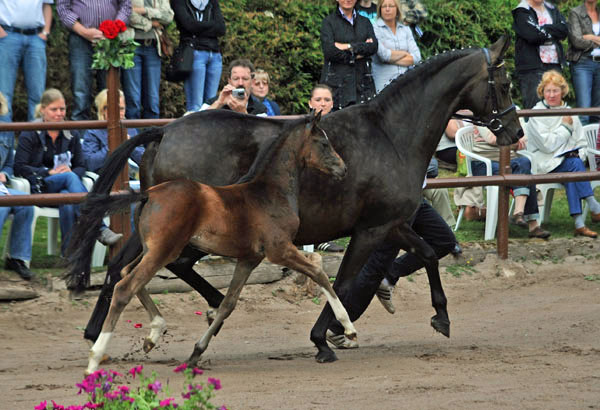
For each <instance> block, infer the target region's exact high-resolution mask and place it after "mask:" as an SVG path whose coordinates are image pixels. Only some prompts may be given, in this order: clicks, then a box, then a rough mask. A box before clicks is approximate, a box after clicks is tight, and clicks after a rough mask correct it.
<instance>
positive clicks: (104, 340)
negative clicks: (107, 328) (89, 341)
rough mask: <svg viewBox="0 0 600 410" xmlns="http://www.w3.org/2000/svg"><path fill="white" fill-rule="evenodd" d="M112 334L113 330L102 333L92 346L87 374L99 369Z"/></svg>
mask: <svg viewBox="0 0 600 410" xmlns="http://www.w3.org/2000/svg"><path fill="white" fill-rule="evenodd" d="M111 336H112V333H111V332H106V333H105V332H101V333H100V336H98V339H97V340H96V343H94V346H92V348H91V349H90V358H89V361H88V367H87V369H86V371H85V374H92V373H94V372H95V371H96V370H98V366H100V361H102V357H104V353H105V352H106V347H107V346H108V342H109V341H110V338H111Z"/></svg>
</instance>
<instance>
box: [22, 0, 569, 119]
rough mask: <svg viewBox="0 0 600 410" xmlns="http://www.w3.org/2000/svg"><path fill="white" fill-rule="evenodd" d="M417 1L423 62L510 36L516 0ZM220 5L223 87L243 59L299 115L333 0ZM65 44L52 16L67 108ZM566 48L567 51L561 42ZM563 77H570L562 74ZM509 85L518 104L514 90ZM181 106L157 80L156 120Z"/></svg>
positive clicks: (51, 58) (178, 91) (51, 79)
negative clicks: (424, 15) (264, 74)
mask: <svg viewBox="0 0 600 410" xmlns="http://www.w3.org/2000/svg"><path fill="white" fill-rule="evenodd" d="M423 1H424V4H425V6H426V7H427V10H428V12H429V17H428V19H427V21H426V22H425V23H424V24H423V25H422V26H421V27H422V29H423V31H424V32H425V35H424V36H423V37H422V38H421V39H420V40H418V44H419V47H420V49H421V53H422V54H423V57H424V58H426V57H429V56H432V55H435V54H437V53H440V52H443V51H447V50H451V49H457V48H463V47H471V46H476V47H481V46H485V45H489V44H491V43H492V42H494V41H495V40H497V39H498V38H499V37H500V36H501V35H502V34H503V33H505V32H508V33H510V34H511V35H512V15H511V10H512V9H513V8H514V7H515V6H516V5H517V4H518V3H519V0H444V1H440V0H423ZM220 4H221V8H222V10H223V14H224V16H225V21H226V24H227V34H226V35H225V37H224V38H223V40H222V41H221V46H222V52H223V65H224V68H223V79H222V82H224V81H225V77H226V75H227V65H228V64H229V62H230V61H231V60H233V59H235V58H239V57H246V58H249V59H250V60H252V61H253V62H254V63H255V66H256V67H257V68H263V69H265V70H266V71H268V72H269V73H270V74H271V77H272V85H271V94H272V96H273V97H274V99H275V100H276V101H277V102H278V103H279V104H280V106H281V108H282V112H283V113H286V114H295V113H296V114H297V113H302V112H305V111H306V110H307V101H308V97H309V92H310V89H311V88H312V86H313V85H314V84H315V83H317V82H318V81H319V77H320V73H321V67H322V62H323V54H322V52H321V46H320V41H319V32H320V28H321V21H322V20H323V18H324V17H325V16H326V15H327V14H329V13H330V12H331V11H332V10H333V9H334V8H335V6H336V4H337V3H336V2H335V0H308V1H307V0H221V1H220ZM578 4H581V0H563V1H561V2H560V5H559V7H560V10H561V12H562V13H563V15H564V16H565V17H568V12H569V9H570V8H571V7H574V6H576V5H578ZM169 33H170V35H171V37H172V38H173V39H175V40H176V41H177V39H178V33H177V30H176V28H175V24H172V25H171V26H170V27H169ZM513 37H514V36H513ZM67 38H68V32H67V30H66V29H65V28H64V27H63V26H62V25H61V24H60V22H59V20H58V17H57V16H56V14H55V17H54V24H53V29H52V34H51V35H50V39H49V41H48V49H47V54H48V70H47V84H46V85H47V87H56V88H59V89H61V90H62V91H63V92H64V93H65V96H66V98H67V104H68V105H69V106H70V103H71V98H72V97H71V90H70V82H71V81H70V73H69V68H68V67H69V64H68V47H67ZM564 46H565V49H566V46H567V45H566V42H565V44H564ZM513 54H514V48H513V47H511V48H510V50H509V52H508V58H507V66H508V68H509V71H510V72H512V70H513V68H514V62H513ZM164 65H165V64H163V69H164ZM565 74H566V75H567V77H569V73H568V70H565ZM514 85H515V87H513V90H514V93H515V94H514V97H515V100H516V102H517V103H518V102H519V100H520V98H519V97H518V94H517V92H516V89H517V87H516V85H517V84H514ZM15 91H16V92H15V99H14V102H13V110H14V116H13V119H14V121H25V120H26V117H27V114H26V109H27V103H26V101H27V99H26V94H25V90H24V86H23V81H22V77H21V76H20V79H19V81H18V84H17V89H16V90H15ZM97 91H99V90H97ZM571 99H572V97H571ZM184 104H185V101H184V93H183V87H182V84H180V83H171V82H167V81H163V82H162V84H161V117H179V116H181V115H182V114H183V113H184V112H185V105H184Z"/></svg>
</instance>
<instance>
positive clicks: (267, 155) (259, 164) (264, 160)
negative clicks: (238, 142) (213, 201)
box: [236, 117, 308, 184]
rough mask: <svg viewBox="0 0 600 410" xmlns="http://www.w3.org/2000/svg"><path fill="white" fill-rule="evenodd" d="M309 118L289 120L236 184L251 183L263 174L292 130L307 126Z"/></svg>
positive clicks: (267, 143) (262, 148)
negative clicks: (303, 125)
mask: <svg viewBox="0 0 600 410" xmlns="http://www.w3.org/2000/svg"><path fill="white" fill-rule="evenodd" d="M307 118H308V117H307ZM307 118H300V119H298V120H292V121H289V120H287V121H286V122H285V125H284V126H283V129H282V130H281V132H280V133H279V134H278V135H276V136H274V137H271V139H269V140H267V141H266V142H265V144H264V145H263V146H262V147H261V148H260V150H259V151H258V154H256V158H255V159H254V162H253V163H252V166H250V169H249V170H248V172H247V173H246V175H244V176H242V177H241V178H240V179H238V180H237V182H236V184H242V183H244V182H249V181H251V180H252V179H253V178H254V177H256V176H257V175H259V174H260V173H262V172H263V171H264V169H265V168H266V167H267V166H269V165H270V162H271V161H270V159H271V157H272V156H273V154H274V153H275V152H277V151H278V150H279V148H280V147H281V146H282V145H283V143H284V142H285V141H286V140H287V137H289V136H290V135H291V131H292V129H293V128H295V127H297V126H298V125H300V124H306V121H307Z"/></svg>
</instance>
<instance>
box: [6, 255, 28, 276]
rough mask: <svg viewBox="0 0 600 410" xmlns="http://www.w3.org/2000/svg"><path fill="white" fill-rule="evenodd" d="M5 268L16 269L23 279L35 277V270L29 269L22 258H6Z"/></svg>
mask: <svg viewBox="0 0 600 410" xmlns="http://www.w3.org/2000/svg"><path fill="white" fill-rule="evenodd" d="M4 268H5V269H8V270H14V271H15V272H17V273H18V274H19V276H20V277H21V278H22V279H23V280H31V278H32V277H33V272H31V271H30V270H29V268H28V267H27V265H25V262H24V261H22V260H21V259H13V258H6V261H5V262H4Z"/></svg>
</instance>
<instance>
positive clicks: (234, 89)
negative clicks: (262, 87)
mask: <svg viewBox="0 0 600 410" xmlns="http://www.w3.org/2000/svg"><path fill="white" fill-rule="evenodd" d="M253 73H254V66H253V65H252V63H251V62H250V61H249V60H246V59H239V60H234V61H232V62H231V64H229V80H228V82H227V84H225V87H223V89H222V90H221V92H220V93H219V95H218V96H216V97H214V98H211V99H209V100H208V101H206V103H204V105H203V106H202V108H201V109H200V111H202V110H215V109H218V108H224V109H226V110H233V111H237V112H240V113H242V114H252V115H265V116H266V115H267V108H266V107H265V106H264V105H263V104H262V103H261V102H260V100H259V99H258V98H256V97H254V96H253V95H252V94H251V92H250V91H251V87H252V75H253ZM241 90H243V93H240V92H241Z"/></svg>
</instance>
